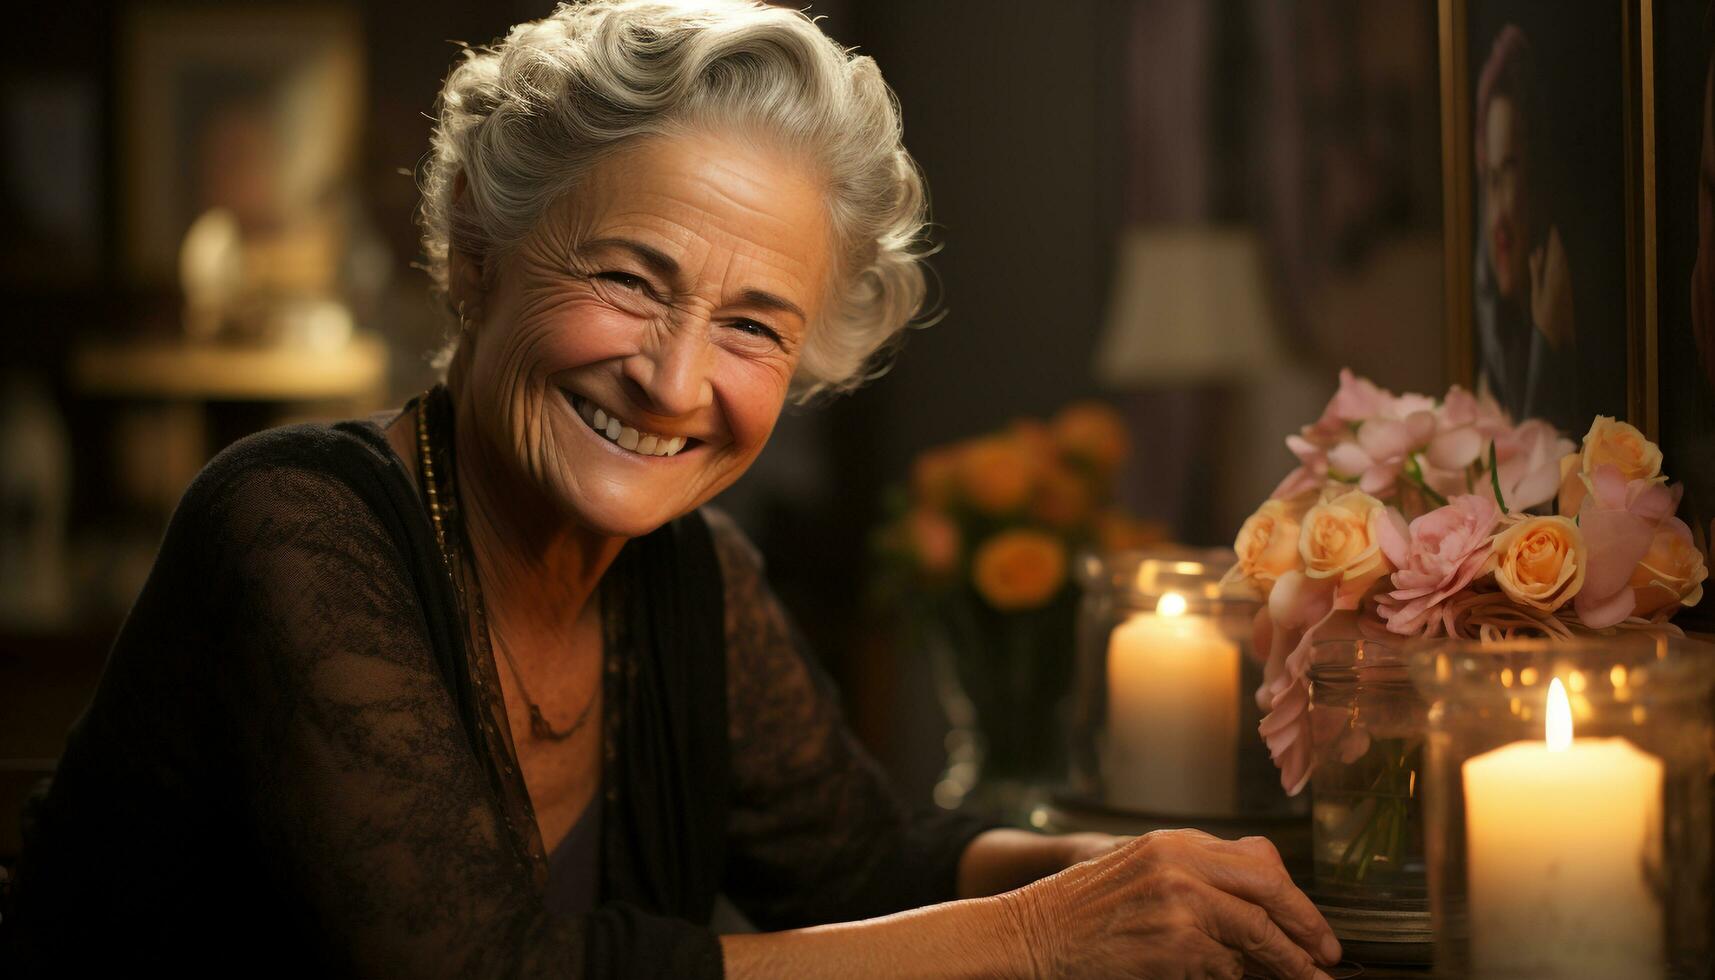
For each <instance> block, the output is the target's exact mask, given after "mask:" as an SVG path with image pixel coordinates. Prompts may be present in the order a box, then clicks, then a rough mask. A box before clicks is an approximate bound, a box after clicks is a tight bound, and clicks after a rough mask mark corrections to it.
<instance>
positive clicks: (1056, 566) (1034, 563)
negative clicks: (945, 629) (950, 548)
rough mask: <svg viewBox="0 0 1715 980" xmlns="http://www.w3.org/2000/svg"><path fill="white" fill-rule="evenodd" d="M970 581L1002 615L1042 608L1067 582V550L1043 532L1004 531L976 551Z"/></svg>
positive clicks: (1027, 530)
mask: <svg viewBox="0 0 1715 980" xmlns="http://www.w3.org/2000/svg"><path fill="white" fill-rule="evenodd" d="M971 581H972V583H973V584H975V585H976V587H977V593H978V594H979V595H981V596H982V597H983V598H984V599H985V600H987V601H988V604H989V605H991V606H993V607H994V608H996V609H998V610H1000V611H1001V612H1018V611H1021V610H1026V609H1036V608H1039V607H1041V606H1044V605H1046V604H1047V603H1048V600H1050V599H1052V598H1054V596H1055V594H1056V593H1058V592H1059V591H1060V587H1061V586H1062V585H1064V584H1065V582H1066V548H1065V546H1064V545H1062V544H1061V543H1060V539H1058V538H1056V537H1054V536H1053V535H1051V534H1046V533H1044V532H1042V531H1032V530H1029V529H1018V530H1012V531H1002V532H1001V533H999V534H997V535H995V536H994V537H992V538H989V539H988V540H987V541H984V542H983V543H982V545H981V546H979V547H978V548H977V551H976V554H975V555H974V556H973V557H972V558H971Z"/></svg>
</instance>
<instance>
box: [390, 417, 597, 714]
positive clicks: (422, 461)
mask: <svg viewBox="0 0 1715 980" xmlns="http://www.w3.org/2000/svg"><path fill="white" fill-rule="evenodd" d="M434 392H435V389H434V388H430V389H429V390H428V391H427V392H425V393H424V395H423V397H422V398H420V399H418V402H417V463H418V465H419V466H420V467H421V468H422V471H423V486H424V488H425V492H426V494H427V496H428V498H429V521H430V523H432V524H433V525H434V527H435V543H436V544H438V545H440V550H441V563H442V564H443V565H445V566H446V569H447V575H448V576H449V577H451V578H452V580H453V584H454V587H455V588H459V591H460V592H461V593H462V592H463V589H462V588H460V587H459V584H458V583H459V578H458V573H457V571H456V565H457V563H456V562H455V561H454V551H453V547H456V544H454V545H452V546H449V544H448V537H447V531H446V516H447V513H448V510H449V509H450V508H443V507H442V505H441V496H440V491H439V488H438V487H437V486H436V483H437V482H438V481H437V480H436V479H435V462H434V453H433V452H432V451H431V443H430V440H429V399H430V398H431V397H432V396H433V394H434ZM447 487H448V490H449V491H451V490H452V481H451V474H448V482H447ZM472 584H473V591H474V592H475V596H474V599H475V601H474V602H472V603H471V604H470V605H471V607H472V608H473V610H474V611H475V614H476V620H477V625H476V628H477V633H478V634H479V635H480V636H481V637H482V638H483V639H485V640H486V641H487V645H488V646H489V647H490V648H494V649H498V650H499V651H500V656H501V657H502V658H503V659H504V660H505V661H506V666H507V668H508V669H509V670H511V671H512V679H513V681H515V682H516V683H517V684H518V693H519V694H521V695H523V697H524V704H525V707H527V708H528V709H529V711H530V734H532V735H534V736H536V737H537V738H541V739H546V740H548V741H550V742H564V741H565V740H566V739H568V738H571V737H572V736H573V735H574V734H576V733H577V731H578V729H580V728H582V727H584V723H585V722H587V721H589V717H590V712H591V711H592V710H593V709H594V708H595V702H596V697H597V695H598V694H599V693H600V692H596V693H592V694H591V695H590V699H589V702H588V703H587V704H585V705H584V709H583V710H582V711H580V712H578V716H577V717H576V718H574V719H572V723H571V725H570V726H569V727H567V728H566V729H565V730H563V731H561V730H559V729H556V728H554V726H552V725H550V724H548V719H547V718H546V717H544V716H543V714H542V708H541V706H539V705H538V704H537V703H536V699H535V698H532V697H531V696H530V690H529V688H527V687H525V686H524V673H523V671H520V670H519V669H518V665H517V664H516V663H514V662H513V660H512V651H511V650H509V649H507V646H506V642H505V640H504V639H502V637H501V636H500V634H499V633H497V632H495V631H494V630H493V629H492V628H491V627H490V626H489V624H488V610H487V609H486V608H485V604H484V603H483V599H482V582H481V581H480V580H477V579H476V578H475V577H474V576H473V581H472Z"/></svg>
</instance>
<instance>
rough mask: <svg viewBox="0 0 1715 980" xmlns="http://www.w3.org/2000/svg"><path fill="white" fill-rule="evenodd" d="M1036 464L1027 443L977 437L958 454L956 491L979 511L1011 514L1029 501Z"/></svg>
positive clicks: (1035, 475) (994, 437) (1034, 482)
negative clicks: (957, 488)
mask: <svg viewBox="0 0 1715 980" xmlns="http://www.w3.org/2000/svg"><path fill="white" fill-rule="evenodd" d="M1038 465H1039V464H1038V460H1037V459H1036V456H1035V454H1034V453H1033V452H1031V450H1030V448H1029V446H1028V445H1025V444H1024V443H1022V442H1020V441H1018V440H1016V439H1009V438H1006V437H1005V436H988V437H986V438H983V439H978V440H977V441H976V442H973V443H970V444H969V445H967V446H965V447H964V449H963V450H961V451H960V453H959V459H958V485H959V492H960V493H961V494H962V495H963V496H964V498H965V499H966V500H968V501H970V504H971V506H972V507H975V508H976V509H977V510H978V511H980V512H982V513H985V514H990V515H997V516H998V515H1001V514H1009V513H1012V512H1013V511H1016V510H1018V509H1020V508H1022V507H1023V506H1024V505H1025V503H1026V502H1027V501H1029V499H1030V491H1031V490H1032V489H1034V488H1035V486H1036V477H1037V469H1038Z"/></svg>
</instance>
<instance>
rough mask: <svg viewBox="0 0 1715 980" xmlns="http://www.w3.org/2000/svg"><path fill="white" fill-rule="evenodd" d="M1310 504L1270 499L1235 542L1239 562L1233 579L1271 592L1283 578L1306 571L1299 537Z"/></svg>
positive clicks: (1299, 500) (1244, 527) (1241, 531)
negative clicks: (1300, 570) (1291, 573)
mask: <svg viewBox="0 0 1715 980" xmlns="http://www.w3.org/2000/svg"><path fill="white" fill-rule="evenodd" d="M1309 503H1310V501H1309V500H1308V499H1306V498H1304V497H1299V498H1296V499H1293V500H1266V501H1264V502H1263V505H1262V506H1261V507H1259V508H1257V511H1256V513H1254V514H1252V515H1251V516H1250V517H1248V518H1246V519H1245V523H1244V525H1243V526H1242V527H1240V528H1239V536H1238V538H1237V539H1236V540H1235V541H1234V542H1233V551H1235V552H1237V553H1238V557H1239V560H1238V563H1237V564H1236V565H1234V566H1233V575H1232V577H1234V578H1237V579H1243V580H1248V581H1250V582H1251V583H1252V584H1254V585H1255V586H1256V587H1257V588H1259V589H1261V590H1262V591H1263V592H1264V593H1267V592H1268V591H1269V590H1270V589H1272V588H1274V583H1275V581H1276V580H1278V579H1279V578H1280V577H1281V576H1282V575H1285V574H1286V573H1287V572H1291V571H1296V570H1298V569H1301V568H1303V567H1304V559H1303V557H1302V556H1301V555H1300V554H1299V551H1298V534H1299V530H1300V527H1301V522H1302V521H1303V519H1304V512H1305V511H1306V510H1308V509H1309V508H1308V505H1309Z"/></svg>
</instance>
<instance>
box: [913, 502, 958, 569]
mask: <svg viewBox="0 0 1715 980" xmlns="http://www.w3.org/2000/svg"><path fill="white" fill-rule="evenodd" d="M904 537H905V541H904V544H905V547H906V549H907V550H908V551H909V552H910V554H911V556H912V558H914V559H915V560H916V562H917V567H918V568H920V569H922V570H923V573H924V574H925V575H927V576H928V577H930V578H932V579H944V578H945V577H946V576H948V575H950V574H952V573H953V572H954V571H955V570H956V569H957V568H958V567H959V547H960V544H961V542H960V535H959V526H958V525H957V524H954V523H953V522H952V521H951V520H950V519H949V518H948V517H947V515H946V514H943V513H941V512H940V511H938V510H931V509H930V508H928V507H914V508H912V510H911V512H910V513H909V514H906V515H905V525H904Z"/></svg>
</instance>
